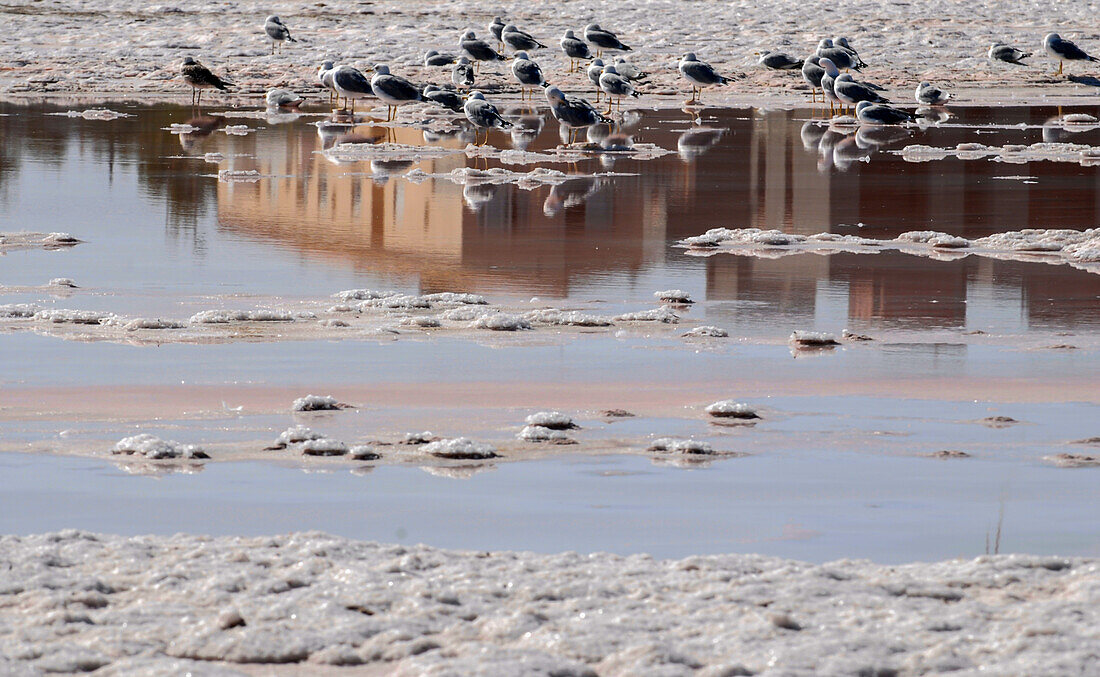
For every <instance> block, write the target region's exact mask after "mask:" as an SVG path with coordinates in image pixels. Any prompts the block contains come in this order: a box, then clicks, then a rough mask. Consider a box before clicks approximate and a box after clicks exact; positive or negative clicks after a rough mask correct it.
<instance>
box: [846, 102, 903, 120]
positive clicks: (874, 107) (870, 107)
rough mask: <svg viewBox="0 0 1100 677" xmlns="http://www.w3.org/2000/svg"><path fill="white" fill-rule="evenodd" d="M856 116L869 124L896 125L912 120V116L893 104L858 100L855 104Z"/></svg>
mask: <svg viewBox="0 0 1100 677" xmlns="http://www.w3.org/2000/svg"><path fill="white" fill-rule="evenodd" d="M856 118H857V119H858V120H859V121H860V122H865V123H867V124H870V125H897V124H901V123H902V122H908V121H910V120H912V119H913V116H912V115H910V114H909V113H907V112H906V111H903V110H901V109H900V108H894V107H893V106H883V105H881V104H875V103H871V102H870V101H860V102H859V103H857V104H856Z"/></svg>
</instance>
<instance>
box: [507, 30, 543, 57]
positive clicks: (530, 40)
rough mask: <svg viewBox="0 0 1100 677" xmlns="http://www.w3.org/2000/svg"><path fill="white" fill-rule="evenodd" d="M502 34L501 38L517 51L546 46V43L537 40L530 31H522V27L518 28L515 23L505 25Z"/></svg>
mask: <svg viewBox="0 0 1100 677" xmlns="http://www.w3.org/2000/svg"><path fill="white" fill-rule="evenodd" d="M500 36H501V40H503V41H504V44H506V45H508V46H509V47H511V48H512V49H513V50H515V51H517V52H525V51H527V50H529V49H539V48H540V47H546V45H544V44H542V43H541V42H539V41H538V40H536V39H535V37H534V36H533V35H531V34H530V33H527V32H526V31H521V30H520V29H518V28H516V26H515V24H508V25H507V26H505V27H504V31H503V32H502V33H501V34H500Z"/></svg>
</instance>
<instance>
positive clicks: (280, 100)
mask: <svg viewBox="0 0 1100 677" xmlns="http://www.w3.org/2000/svg"><path fill="white" fill-rule="evenodd" d="M264 99H265V100H266V101H267V107H268V108H297V107H298V106H300V105H302V102H303V101H305V99H303V98H302V97H301V96H299V95H297V94H295V93H294V92H292V91H290V90H289V89H272V90H269V91H268V92H267V95H266V96H265V97H264Z"/></svg>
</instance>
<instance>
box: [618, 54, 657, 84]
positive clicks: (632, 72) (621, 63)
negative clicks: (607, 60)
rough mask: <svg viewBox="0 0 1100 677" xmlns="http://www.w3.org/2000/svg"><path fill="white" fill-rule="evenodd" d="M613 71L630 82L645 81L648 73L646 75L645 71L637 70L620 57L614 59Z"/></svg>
mask: <svg viewBox="0 0 1100 677" xmlns="http://www.w3.org/2000/svg"><path fill="white" fill-rule="evenodd" d="M615 70H617V71H618V72H619V75H621V76H623V77H624V78H626V79H627V80H630V81H631V82H635V81H640V80H645V79H646V78H648V77H649V73H646V72H645V71H643V70H642V69H640V68H638V67H637V66H635V65H634V64H632V63H630V62H629V61H627V60H626V59H624V58H622V57H621V56H620V57H619V58H617V59H615Z"/></svg>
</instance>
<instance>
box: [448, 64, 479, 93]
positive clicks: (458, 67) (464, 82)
mask: <svg viewBox="0 0 1100 677" xmlns="http://www.w3.org/2000/svg"><path fill="white" fill-rule="evenodd" d="M451 82H453V83H455V87H465V88H466V89H469V88H470V87H473V86H474V67H473V66H471V65H470V60H469V59H467V58H466V57H464V56H460V57H459V58H458V63H456V64H455V67H454V68H452V69H451Z"/></svg>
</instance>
